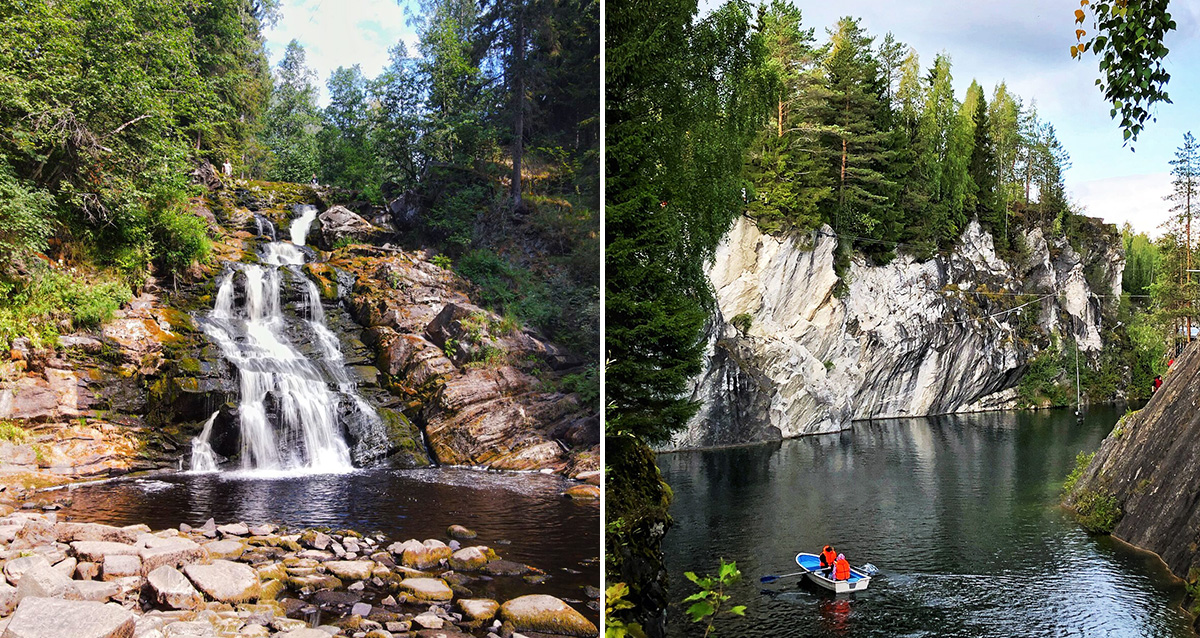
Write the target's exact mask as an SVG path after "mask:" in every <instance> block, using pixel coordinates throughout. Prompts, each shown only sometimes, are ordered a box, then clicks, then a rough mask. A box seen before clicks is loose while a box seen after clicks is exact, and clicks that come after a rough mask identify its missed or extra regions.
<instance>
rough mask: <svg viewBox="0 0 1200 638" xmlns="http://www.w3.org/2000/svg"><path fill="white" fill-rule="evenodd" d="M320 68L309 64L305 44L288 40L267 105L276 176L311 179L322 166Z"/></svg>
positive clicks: (269, 143) (272, 174)
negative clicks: (317, 75)
mask: <svg viewBox="0 0 1200 638" xmlns="http://www.w3.org/2000/svg"><path fill="white" fill-rule="evenodd" d="M315 78H316V72H315V71H313V70H312V69H310V68H308V66H306V65H305V53H304V47H303V46H301V45H300V43H299V42H297V41H296V40H292V41H291V42H289V43H288V45H287V49H286V50H285V51H284V54H283V59H282V60H280V62H279V67H278V69H277V70H276V72H275V89H274V91H273V92H272V94H271V105H270V106H269V107H268V109H267V114H266V121H265V129H266V130H265V139H266V145H267V148H268V149H269V150H270V152H271V154H272V155H273V159H274V161H273V164H274V165H273V167H272V169H271V171H270V177H271V178H272V179H276V180H281V181H290V182H307V181H308V180H309V179H310V178H311V177H312V175H313V174H315V173H316V172H317V168H318V164H317V162H318V154H319V151H318V148H317V137H316V136H317V131H319V130H320V128H321V117H320V114H319V110H318V108H317V88H316V87H315V86H314V85H313V80H314V79H315Z"/></svg>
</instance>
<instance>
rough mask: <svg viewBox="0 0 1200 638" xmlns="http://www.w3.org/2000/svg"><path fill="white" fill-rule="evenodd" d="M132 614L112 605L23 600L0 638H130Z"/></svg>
mask: <svg viewBox="0 0 1200 638" xmlns="http://www.w3.org/2000/svg"><path fill="white" fill-rule="evenodd" d="M135 623H136V619H135V617H134V615H133V612H131V611H129V610H128V609H125V608H123V607H121V606H120V605H117V604H115V603H100V602H94V601H84V600H60V599H56V598H33V597H31V598H26V599H25V600H22V601H21V604H20V606H19V607H17V613H15V614H13V615H12V618H11V619H10V620H9V623H8V627H7V628H6V629H5V630H4V634H3V635H2V638H65V637H67V636H70V638H132V637H133V630H134V625H135Z"/></svg>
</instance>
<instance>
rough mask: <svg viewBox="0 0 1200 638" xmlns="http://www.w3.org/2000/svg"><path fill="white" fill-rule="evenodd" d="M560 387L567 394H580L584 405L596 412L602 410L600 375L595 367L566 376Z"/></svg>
mask: <svg viewBox="0 0 1200 638" xmlns="http://www.w3.org/2000/svg"><path fill="white" fill-rule="evenodd" d="M559 387H560V388H562V390H563V391H565V392H574V393H576V394H578V395H579V400H580V401H582V402H583V404H584V405H587V406H588V407H590V408H592V409H594V410H596V409H599V408H600V375H599V374H597V373H596V367H595V366H588V367H587V369H585V370H584V371H583V372H573V373H571V374H568V375H566V376H564V377H563V378H562V381H561V382H560V385H559Z"/></svg>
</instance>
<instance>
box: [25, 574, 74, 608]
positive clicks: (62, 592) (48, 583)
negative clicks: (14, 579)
mask: <svg viewBox="0 0 1200 638" xmlns="http://www.w3.org/2000/svg"><path fill="white" fill-rule="evenodd" d="M74 593H75V584H74V583H73V582H71V579H70V578H68V577H67V576H64V575H63V574H62V572H60V571H58V570H57V569H54V568H53V567H50V566H49V565H38V566H36V567H34V568H33V569H30V570H29V571H27V572H25V574H24V575H23V576H21V582H20V583H18V584H17V594H16V596H17V602H18V603H19V602H20V601H22V600H25V599H26V598H30V597H34V598H73V597H74Z"/></svg>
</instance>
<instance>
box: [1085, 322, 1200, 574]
mask: <svg viewBox="0 0 1200 638" xmlns="http://www.w3.org/2000/svg"><path fill="white" fill-rule="evenodd" d="M1198 403H1200V342H1198V343H1193V344H1192V345H1191V346H1190V347H1189V348H1188V349H1187V350H1185V351H1184V354H1183V355H1182V356H1180V357H1179V358H1178V359H1176V360H1175V367H1174V368H1173V369H1172V370H1171V371H1170V372H1169V373H1168V374H1167V376H1166V377H1165V378H1164V381H1163V386H1162V387H1161V388H1159V390H1158V392H1157V393H1155V395H1154V396H1153V397H1152V398H1151V399H1150V402H1149V403H1147V404H1146V406H1145V407H1144V408H1142V409H1141V410H1138V411H1137V412H1134V413H1133V414H1130V415H1129V416H1126V417H1125V418H1124V419H1122V420H1121V421H1120V422H1119V423H1118V424H1117V425H1116V427H1114V428H1113V431H1112V433H1111V434H1109V435H1108V438H1106V439H1105V440H1104V442H1103V443H1102V444H1101V445H1100V449H1099V450H1098V451H1097V452H1096V455H1095V456H1094V457H1093V458H1092V461H1091V463H1089V464H1088V466H1087V468H1086V469H1085V470H1084V471H1083V473H1082V475H1080V477H1079V479H1078V480H1077V481H1076V483H1075V485H1074V487H1073V488H1072V489H1071V492H1070V494H1068V496H1067V504H1068V505H1070V506H1072V507H1074V508H1075V509H1076V510H1077V511H1078V512H1079V513H1080V514H1082V515H1083V516H1084V517H1085V520H1086V519H1087V518H1089V517H1090V518H1091V519H1092V520H1093V521H1101V522H1103V521H1105V519H1107V523H1108V524H1109V525H1111V524H1112V522H1113V520H1114V519H1115V520H1116V523H1115V526H1112V527H1111V528H1109V527H1108V525H1104V526H1101V527H1099V529H1100V530H1101V531H1109V529H1111V532H1112V535H1113V536H1116V537H1117V538H1120V539H1121V540H1124V541H1127V542H1129V543H1132V544H1133V545H1137V546H1138V547H1141V548H1144V549H1148V550H1150V551H1152V552H1155V553H1157V554H1158V555H1160V556H1162V558H1163V560H1164V561H1165V562H1166V563H1167V566H1169V567H1170V568H1171V571H1172V572H1174V573H1175V574H1176V575H1177V576H1179V577H1181V578H1189V579H1191V578H1192V570H1194V569H1196V568H1197V567H1200V552H1198V551H1197V544H1200V472H1196V470H1195V468H1196V466H1197V464H1200V412H1198V411H1197V410H1196V405H1197V404H1198Z"/></svg>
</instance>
